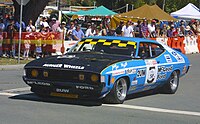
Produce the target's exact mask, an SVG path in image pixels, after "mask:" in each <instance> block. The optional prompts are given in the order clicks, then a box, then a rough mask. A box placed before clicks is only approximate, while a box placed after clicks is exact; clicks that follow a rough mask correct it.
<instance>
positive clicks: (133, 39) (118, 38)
mask: <svg viewBox="0 0 200 124" xmlns="http://www.w3.org/2000/svg"><path fill="white" fill-rule="evenodd" d="M84 39H106V40H122V41H134V42H141V41H145V42H151V43H152V42H154V43H158V42H157V41H155V40H150V39H145V38H135V37H121V36H93V37H85V38H84Z"/></svg>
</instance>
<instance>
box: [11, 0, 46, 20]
mask: <svg viewBox="0 0 200 124" xmlns="http://www.w3.org/2000/svg"><path fill="white" fill-rule="evenodd" d="M12 1H13V4H14V8H15V12H14V19H15V20H19V17H20V5H19V4H18V3H17V1H16V0H12ZM48 2H49V0H30V1H29V2H28V3H27V4H26V5H25V6H24V7H23V16H22V17H23V21H24V22H25V23H26V24H28V22H29V20H30V19H31V20H33V22H35V21H36V20H37V18H38V16H39V15H40V14H41V12H42V11H43V10H44V8H45V6H46V5H47V4H48Z"/></svg>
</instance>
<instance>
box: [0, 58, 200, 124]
mask: <svg viewBox="0 0 200 124" xmlns="http://www.w3.org/2000/svg"><path fill="white" fill-rule="evenodd" d="M188 57H189V59H190V61H191V64H192V67H191V69H190V71H189V73H188V74H187V75H186V76H185V77H182V78H181V79H180V86H179V89H178V91H177V92H176V94H174V95H168V94H153V93H152V92H147V93H140V94H135V95H132V96H129V98H128V99H127V100H126V101H125V102H124V104H122V105H115V104H102V103H101V102H100V101H86V100H65V99H57V98H45V99H41V98H39V97H37V96H35V95H34V94H33V93H31V92H30V91H29V87H27V85H26V84H25V83H24V82H23V81H22V78H21V77H22V75H23V70H22V69H14V70H12V69H9V70H1V71H0V124H61V123H62V124H200V92H199V91H200V74H199V73H200V64H199V62H200V54H193V55H188Z"/></svg>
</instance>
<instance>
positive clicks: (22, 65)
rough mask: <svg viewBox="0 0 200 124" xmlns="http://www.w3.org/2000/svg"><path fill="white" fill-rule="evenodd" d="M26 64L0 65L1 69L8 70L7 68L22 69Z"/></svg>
mask: <svg viewBox="0 0 200 124" xmlns="http://www.w3.org/2000/svg"><path fill="white" fill-rule="evenodd" d="M24 66H25V64H18V65H0V71H4V70H5V71H7V70H22V69H23V68H24Z"/></svg>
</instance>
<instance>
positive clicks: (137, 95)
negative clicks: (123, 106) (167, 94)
mask: <svg viewBox="0 0 200 124" xmlns="http://www.w3.org/2000/svg"><path fill="white" fill-rule="evenodd" d="M157 94H159V91H157V90H148V91H144V92H139V93H135V94H131V95H128V96H127V97H126V100H132V99H137V98H142V97H147V96H152V95H157Z"/></svg>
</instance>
